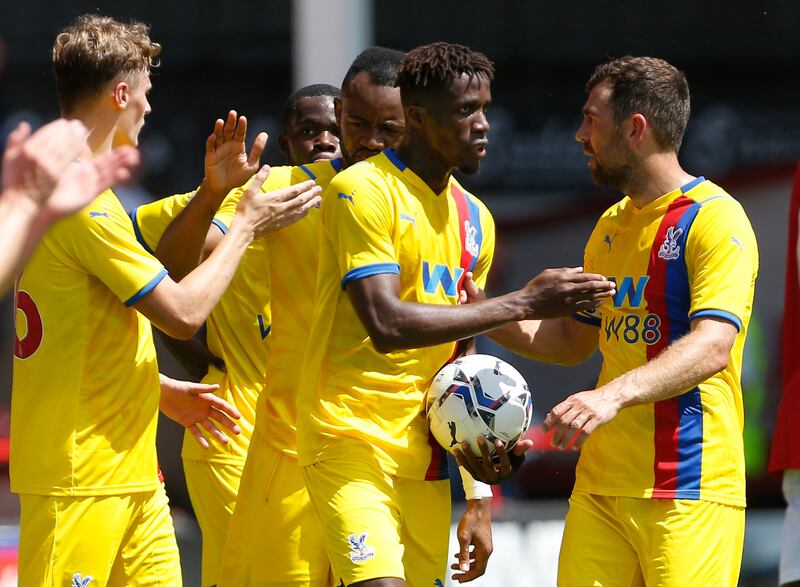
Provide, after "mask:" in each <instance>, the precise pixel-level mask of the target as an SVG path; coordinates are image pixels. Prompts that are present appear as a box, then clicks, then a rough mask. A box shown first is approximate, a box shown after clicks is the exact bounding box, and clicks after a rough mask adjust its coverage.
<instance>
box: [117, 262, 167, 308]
mask: <svg viewBox="0 0 800 587" xmlns="http://www.w3.org/2000/svg"><path fill="white" fill-rule="evenodd" d="M166 276H167V270H166V269H162V270H161V271H159V273H158V275H156V276H155V277H154V278H153V279H151V280H150V281H149V282H148V283H147V285H145V286H144V287H143V288H142V289H140V290H139V291H138V292H136V293H135V294H133V295H132V296H131V297H130V298H128V300H127V301H126V302H125V307H126V308H130V307H131V306H132V305H133V304H135V303H136V302H138V301H139V300H141V299H142V298H143V297H144V296H146V295H147V294H149V293H150V292H151V291H153V290H154V289H155V288H156V286H157V285H158V284H159V283H161V280H162V279H164V278H165V277H166Z"/></svg>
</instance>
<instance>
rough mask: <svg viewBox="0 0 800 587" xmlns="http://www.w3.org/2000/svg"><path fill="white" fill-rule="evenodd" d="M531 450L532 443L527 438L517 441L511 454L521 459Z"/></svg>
mask: <svg viewBox="0 0 800 587" xmlns="http://www.w3.org/2000/svg"><path fill="white" fill-rule="evenodd" d="M532 448H533V441H532V440H531V439H529V438H523V439H522V440H519V441H517V444H515V445H514V448H513V449H512V452H513V453H514V454H515V455H517V456H518V457H521V456H522V455H524V454H525V453H526V452H528V451H529V450H531V449H532Z"/></svg>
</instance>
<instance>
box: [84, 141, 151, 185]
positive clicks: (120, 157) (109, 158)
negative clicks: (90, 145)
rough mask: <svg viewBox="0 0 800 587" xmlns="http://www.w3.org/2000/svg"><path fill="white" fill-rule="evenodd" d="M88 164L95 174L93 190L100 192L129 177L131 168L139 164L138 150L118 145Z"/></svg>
mask: <svg viewBox="0 0 800 587" xmlns="http://www.w3.org/2000/svg"><path fill="white" fill-rule="evenodd" d="M89 164H91V165H92V166H93V167H94V170H95V173H96V174H97V180H96V181H97V185H95V186H94V191H95V192H96V193H100V192H102V191H103V190H105V189H106V188H109V187H111V186H112V185H114V184H116V183H119V182H121V181H126V180H128V179H130V177H131V172H132V170H133V169H134V168H136V167H137V166H138V165H139V152H138V151H137V150H136V149H134V148H133V147H119V148H117V149H114V150H113V151H111V152H110V153H106V154H105V155H101V156H99V157H95V158H93V159H91V160H90V161H89Z"/></svg>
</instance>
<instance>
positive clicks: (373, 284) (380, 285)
mask: <svg viewBox="0 0 800 587" xmlns="http://www.w3.org/2000/svg"><path fill="white" fill-rule="evenodd" d="M399 292H400V279H399V277H398V276H397V275H396V274H380V275H374V276H371V277H366V278H363V279H357V280H353V281H350V282H348V283H347V293H348V295H349V297H350V301H351V302H352V304H353V307H354V308H355V310H356V313H357V314H358V317H359V319H360V320H361V322H362V324H363V325H364V327H365V328H366V330H367V333H368V334H369V336H370V339H371V340H372V344H373V345H374V346H375V349H376V350H377V351H378V352H382V353H388V352H392V351H394V350H399V349H408V348H421V347H427V346H433V345H437V344H443V343H447V342H452V341H454V340H460V339H463V338H467V337H470V336H475V335H477V334H482V333H484V332H487V331H489V330H491V329H493V328H497V327H498V326H500V325H502V324H504V323H506V322H510V321H517V320H527V319H542V318H549V317H555V316H565V315H571V314H573V313H575V312H577V311H579V310H588V309H592V308H594V307H595V306H596V305H597V304H599V303H600V302H601V301H602V300H603V299H604V298H606V297H608V296H610V295H612V294H613V292H614V283H613V282H611V281H608V280H606V279H605V278H604V277H603V276H601V275H595V274H590V273H583V272H582V270H581V269H580V268H571V269H566V268H565V269H546V270H545V271H543V272H542V273H540V274H539V275H537V276H536V277H535V278H533V279H532V280H531V281H529V282H528V283H527V284H526V285H525V287H523V288H522V289H520V290H517V291H514V292H511V293H509V294H506V295H503V296H499V297H496V298H491V299H485V300H481V301H478V302H475V303H473V304H467V305H456V306H446V305H438V304H421V303H415V302H405V301H402V300H401V299H400V298H399Z"/></svg>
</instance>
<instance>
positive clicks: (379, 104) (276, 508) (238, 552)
mask: <svg viewBox="0 0 800 587" xmlns="http://www.w3.org/2000/svg"><path fill="white" fill-rule="evenodd" d="M403 55H404V54H403V53H402V52H400V51H395V50H393V49H386V48H383V47H371V48H369V49H366V50H364V51H363V52H362V53H361V54H360V55H358V56H357V57H356V59H355V60H354V61H353V63H352V65H351V66H350V68H349V69H348V71H347V73H346V75H345V77H344V81H343V82H342V96H341V99H337V100H336V113H337V119H338V121H339V123H340V126H341V148H342V152H343V155H344V156H343V158H341V159H336V160H333V161H322V162H317V163H312V164H308V165H298V166H295V167H280V168H273V169H272V170H271V173H270V177H269V178H268V180H267V182H265V183H264V185H263V186H262V189H277V188H279V187H283V186H285V185H290V184H293V183H296V182H298V181H302V180H305V179H308V178H313V179H314V180H315V181H316V182H317V185H319V186H321V187H327V185H328V184H329V183H330V181H331V179H333V177H334V175H335V174H336V173H337V172H338V171H339V170H340V169H342V168H343V167H347V166H348V165H352V164H355V163H358V162H359V161H361V160H363V159H365V158H367V157H369V156H371V155H374V154H377V153H380V152H381V151H382V150H383V149H385V148H387V147H392V146H396V145H397V144H398V143H399V140H400V138H401V137H402V135H403V128H404V121H403V109H402V105H401V103H400V92H399V90H398V89H397V88H395V87H394V83H395V79H396V75H397V74H396V71H397V66H398V65H399V64H400V61H401V59H402V58H403ZM232 205H235V200H234V199H230V200H229V201H227V202H226V203H225V204H223V208H229V207H231V206H232ZM319 217H320V214H319V212H317V211H312V212H311V213H310V214H309V215H308V216H307V217H306V218H304V219H303V221H302V222H298V223H296V224H294V225H293V226H292V227H290V228H289V229H287V230H286V231H282V234H276V235H275V236H274V237H273V238H271V239H270V240H269V243H268V245H267V258H266V261H267V267H268V270H269V280H270V288H271V296H270V298H271V300H270V303H271V313H272V332H271V334H270V337H269V360H268V363H267V380H266V389H265V390H264V392H263V393H262V394H261V395H260V396H259V401H258V406H257V409H256V413H257V418H256V425H255V431H254V433H253V434H254V436H253V439H252V442H251V444H250V449H249V452H248V455H247V463H246V464H245V472H244V474H243V476H242V484H241V486H240V489H239V498H238V499H237V503H236V509H235V511H234V514H233V518H232V520H231V525H230V528H229V531H228V539H227V543H226V545H225V553H224V556H223V565H222V569H221V570H220V573H219V585H220V587H225V586H241V585H298V586H299V585H304V586H320V587H324V586H327V585H328V584H329V581H330V579H329V576H330V563H329V562H328V558H327V555H326V553H325V549H324V546H323V543H322V532H321V529H320V526H319V522H318V521H317V519H316V516H315V515H314V512H313V510H312V508H311V504H310V502H309V501H308V494H307V492H306V489H305V484H304V482H303V478H302V475H301V472H300V467H299V466H298V464H297V438H296V420H297V406H296V395H297V379H298V367H299V366H300V365H301V364H302V362H303V355H304V353H305V348H306V345H307V344H308V341H309V335H310V330H311V315H312V314H313V312H314V291H315V290H314V287H315V283H316V273H317V265H318V242H319V238H318V232H319ZM265 496H266V497H265ZM265 527H269V528H270V531H269V532H264V528H265ZM266 556H268V557H269V561H270V563H269V564H264V558H265V557H266Z"/></svg>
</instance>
